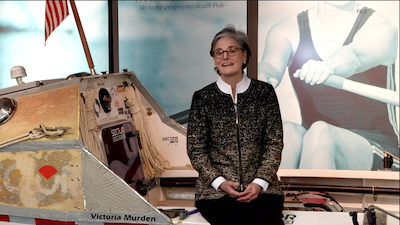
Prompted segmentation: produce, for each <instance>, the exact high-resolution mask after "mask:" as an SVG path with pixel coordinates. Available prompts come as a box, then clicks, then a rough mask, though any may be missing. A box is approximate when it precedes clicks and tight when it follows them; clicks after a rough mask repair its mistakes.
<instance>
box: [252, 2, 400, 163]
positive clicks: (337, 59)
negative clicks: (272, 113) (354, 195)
mask: <svg viewBox="0 0 400 225" xmlns="http://www.w3.org/2000/svg"><path fill="white" fill-rule="evenodd" d="M371 3H373V2H365V4H364V3H362V4H361V3H360V2H356V1H318V2H304V3H303V2H293V5H291V11H290V12H291V13H292V14H291V15H285V13H287V12H288V11H289V10H288V5H289V4H288V2H284V4H283V3H279V2H273V1H268V2H263V3H260V15H265V16H261V17H260V24H259V27H260V30H262V29H265V30H266V34H264V35H263V36H262V37H259V41H260V42H263V44H262V49H260V54H261V57H259V58H260V61H259V64H258V79H260V80H264V81H266V82H268V83H270V84H272V85H273V86H274V87H275V88H276V90H277V95H278V99H279V101H280V104H281V105H282V107H281V108H282V109H283V111H282V115H283V130H284V149H283V153H282V163H281V166H280V168H282V169H333V170H335V169H338V170H373V171H376V170H382V169H384V168H383V165H384V163H383V158H384V155H385V153H386V152H389V153H391V154H393V155H394V156H396V157H397V158H395V159H394V160H393V165H392V167H391V169H392V170H397V171H398V170H399V161H398V156H399V141H398V140H399V128H398V122H397V121H398V111H397V112H396V110H398V97H397V101H396V96H398V95H399V94H398V90H397V89H398V77H399V74H398V68H397V67H396V66H395V65H398V55H397V53H398V51H399V48H398V22H397V24H396V23H395V22H393V21H398V8H399V7H398V2H397V3H393V2H390V3H388V2H385V3H379V4H388V5H387V10H385V11H378V10H375V8H373V7H370V6H369V5H371ZM393 4H397V7H393ZM295 6H298V7H295ZM374 6H376V4H375V5H374ZM279 7H280V8H279ZM292 7H293V8H292ZM278 8H279V9H278ZM294 8H296V11H297V12H296V13H294V14H293V11H294V10H295V9H294ZM301 8H302V10H299V9H301ZM263 9H264V10H266V11H263ZM393 10H397V11H396V12H397V14H396V13H394V14H390V13H389V12H392V11H393ZM270 12H271V13H272V14H269V13H270ZM273 12H276V13H273ZM278 13H279V14H278ZM387 15H394V16H397V20H396V19H393V18H388V17H387ZM268 18H269V21H268V22H266V21H267V19H268ZM271 20H272V21H273V22H271ZM271 23H272V24H271ZM263 25H265V26H263ZM260 33H262V32H260ZM260 46H261V45H259V47H260ZM332 78H339V79H340V82H345V83H344V84H340V85H342V86H343V85H347V86H350V88H349V87H346V89H354V90H352V91H353V92H350V91H346V90H345V88H343V87H335V85H336V84H333V85H325V84H324V83H325V82H326V84H328V83H329V81H332ZM396 79H397V80H396ZM396 82H397V85H396ZM331 84H332V83H331ZM353 84H354V85H356V84H365V85H367V87H371V88H380V89H378V91H371V93H370V94H371V95H370V96H369V97H365V94H364V95H361V94H359V93H358V91H357V90H356V89H357V88H351V86H352V85H353ZM332 86H333V87H332ZM278 89H279V90H278ZM342 89H343V90H342ZM367 90H368V89H367ZM373 90H377V89H373ZM379 90H382V91H379ZM396 90H397V91H396ZM385 93H389V94H390V95H392V96H394V101H390V99H388V95H387V94H385ZM367 94H369V93H367ZM289 98H291V101H289V100H288V99H289ZM294 112H295V113H296V114H295V113H294ZM287 115H289V116H287Z"/></svg>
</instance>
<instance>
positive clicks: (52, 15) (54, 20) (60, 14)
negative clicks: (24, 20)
mask: <svg viewBox="0 0 400 225" xmlns="http://www.w3.org/2000/svg"><path fill="white" fill-rule="evenodd" d="M45 14H46V18H45V30H44V35H45V38H44V41H45V42H46V40H47V38H48V37H49V36H50V34H51V33H52V32H53V31H54V30H55V29H56V28H57V27H58V25H60V24H61V22H62V21H63V20H64V19H65V18H66V17H67V16H68V4H67V1H51V0H46V13H45Z"/></svg>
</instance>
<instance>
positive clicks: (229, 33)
mask: <svg viewBox="0 0 400 225" xmlns="http://www.w3.org/2000/svg"><path fill="white" fill-rule="evenodd" d="M223 37H231V38H233V39H235V40H236V42H237V43H238V44H239V45H240V48H242V49H243V50H245V51H246V52H247V54H246V56H247V57H246V63H245V64H243V66H242V69H243V70H244V69H245V68H246V67H247V65H248V64H249V61H250V59H251V51H250V47H249V41H248V39H247V35H246V33H245V32H244V31H241V30H237V29H236V27H235V26H234V25H232V24H229V25H227V26H226V27H225V28H224V29H222V30H221V31H220V32H218V33H217V34H216V35H215V37H214V39H213V40H212V42H211V50H210V55H211V57H214V47H215V44H216V43H217V41H218V40H219V39H221V38H223Z"/></svg>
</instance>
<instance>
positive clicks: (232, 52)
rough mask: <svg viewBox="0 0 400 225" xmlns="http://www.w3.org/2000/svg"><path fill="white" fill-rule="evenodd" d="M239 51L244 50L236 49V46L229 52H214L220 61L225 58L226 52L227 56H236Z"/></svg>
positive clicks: (230, 48)
mask: <svg viewBox="0 0 400 225" xmlns="http://www.w3.org/2000/svg"><path fill="white" fill-rule="evenodd" d="M238 50H242V49H241V48H236V47H234V46H231V47H229V48H228V49H227V50H225V51H224V50H222V49H217V50H215V51H214V52H213V56H214V57H215V58H217V59H220V58H222V57H224V53H225V52H226V54H227V55H228V56H235V55H236V53H237V52H238Z"/></svg>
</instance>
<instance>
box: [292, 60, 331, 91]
mask: <svg viewBox="0 0 400 225" xmlns="http://www.w3.org/2000/svg"><path fill="white" fill-rule="evenodd" d="M333 69H334V68H333V67H332V65H331V64H329V63H327V62H323V61H315V60H308V61H307V62H306V63H304V65H303V66H302V67H301V69H298V70H297V71H296V72H295V73H294V74H293V77H296V78H300V80H302V81H304V82H305V83H307V84H310V85H314V84H321V83H323V82H324V81H325V80H326V79H327V78H328V77H329V76H330V75H331V74H333Z"/></svg>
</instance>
